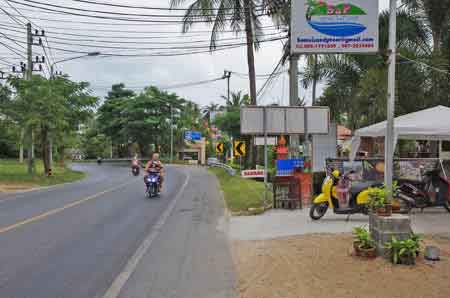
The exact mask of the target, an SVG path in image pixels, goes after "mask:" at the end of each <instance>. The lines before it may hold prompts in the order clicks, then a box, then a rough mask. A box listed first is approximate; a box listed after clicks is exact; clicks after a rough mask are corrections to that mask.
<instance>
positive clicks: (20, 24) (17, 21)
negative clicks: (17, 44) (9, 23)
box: [0, 7, 25, 26]
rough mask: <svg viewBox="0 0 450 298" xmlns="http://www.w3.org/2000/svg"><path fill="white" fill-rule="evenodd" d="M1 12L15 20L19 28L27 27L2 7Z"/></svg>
mask: <svg viewBox="0 0 450 298" xmlns="http://www.w3.org/2000/svg"><path fill="white" fill-rule="evenodd" d="M0 10H1V11H3V13H4V14H6V15H7V16H8V17H9V18H10V19H11V20H13V21H14V22H15V23H17V24H18V25H19V26H25V23H23V22H21V21H20V20H18V19H16V18H15V17H14V16H13V15H11V14H10V13H9V12H7V11H6V10H5V9H3V8H1V7H0Z"/></svg>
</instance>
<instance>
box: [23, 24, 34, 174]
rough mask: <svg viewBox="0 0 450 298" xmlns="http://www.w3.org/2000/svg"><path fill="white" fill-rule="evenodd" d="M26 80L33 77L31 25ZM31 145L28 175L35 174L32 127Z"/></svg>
mask: <svg viewBox="0 0 450 298" xmlns="http://www.w3.org/2000/svg"><path fill="white" fill-rule="evenodd" d="M25 75H26V79H27V80H28V81H29V80H31V77H32V75H33V34H32V32H31V24H30V23H28V24H27V68H26V70H25ZM29 135H30V141H31V142H30V144H29V145H28V146H29V147H28V174H30V175H31V174H33V162H34V161H33V158H34V144H33V142H34V136H33V128H32V127H30V133H29Z"/></svg>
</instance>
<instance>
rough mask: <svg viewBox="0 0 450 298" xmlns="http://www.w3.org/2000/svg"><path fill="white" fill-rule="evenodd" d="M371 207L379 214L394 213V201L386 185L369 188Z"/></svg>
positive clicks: (387, 214) (389, 214)
mask: <svg viewBox="0 0 450 298" xmlns="http://www.w3.org/2000/svg"><path fill="white" fill-rule="evenodd" d="M369 207H370V209H371V210H372V211H373V212H375V213H376V214H378V215H379V216H391V215H392V202H391V200H390V199H389V192H388V191H387V190H386V188H384V187H371V188H369Z"/></svg>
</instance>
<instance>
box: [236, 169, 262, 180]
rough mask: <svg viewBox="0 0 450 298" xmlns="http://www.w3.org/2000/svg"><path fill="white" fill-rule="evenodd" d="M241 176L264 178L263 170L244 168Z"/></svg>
mask: <svg viewBox="0 0 450 298" xmlns="http://www.w3.org/2000/svg"><path fill="white" fill-rule="evenodd" d="M241 176H242V178H264V170H245V171H242V172H241Z"/></svg>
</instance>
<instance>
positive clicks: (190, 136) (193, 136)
mask: <svg viewBox="0 0 450 298" xmlns="http://www.w3.org/2000/svg"><path fill="white" fill-rule="evenodd" d="M184 139H185V140H186V141H200V140H201V139H202V134H201V133H200V132H198V131H191V130H188V131H186V132H185V133H184Z"/></svg>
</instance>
